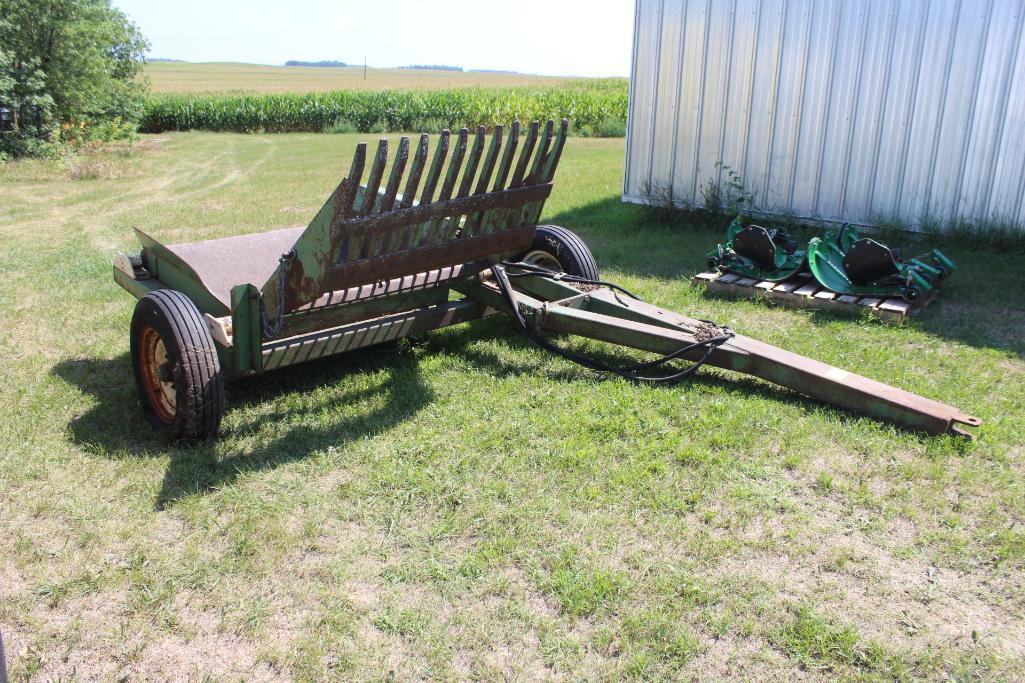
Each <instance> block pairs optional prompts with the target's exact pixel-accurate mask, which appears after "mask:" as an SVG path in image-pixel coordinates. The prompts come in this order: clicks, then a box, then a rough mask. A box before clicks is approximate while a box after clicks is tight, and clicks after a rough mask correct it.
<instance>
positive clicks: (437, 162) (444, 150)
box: [420, 130, 451, 206]
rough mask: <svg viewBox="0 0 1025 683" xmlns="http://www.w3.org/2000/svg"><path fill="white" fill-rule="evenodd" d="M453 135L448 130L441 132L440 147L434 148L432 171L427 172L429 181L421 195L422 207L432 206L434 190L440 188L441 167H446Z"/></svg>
mask: <svg viewBox="0 0 1025 683" xmlns="http://www.w3.org/2000/svg"><path fill="white" fill-rule="evenodd" d="M450 135H451V133H450V132H449V131H448V130H443V131H441V138H439V139H438V146H437V147H435V148H434V159H433V160H432V161H431V170H429V171H428V172H427V181H426V182H425V183H424V189H423V193H422V194H421V195H420V205H421V206H423V205H425V204H430V203H431V200H433V199H434V190H435V188H436V187H437V186H438V178H440V177H441V167H442V166H444V165H445V157H446V156H448V139H449V136H450Z"/></svg>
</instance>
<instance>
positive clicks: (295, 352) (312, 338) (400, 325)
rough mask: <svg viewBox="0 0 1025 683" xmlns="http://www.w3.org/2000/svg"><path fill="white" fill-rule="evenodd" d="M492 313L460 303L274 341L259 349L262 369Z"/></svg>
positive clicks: (406, 335)
mask: <svg viewBox="0 0 1025 683" xmlns="http://www.w3.org/2000/svg"><path fill="white" fill-rule="evenodd" d="M492 313H495V310H494V309H492V308H489V307H488V306H486V305H483V304H480V303H477V302H476V301H472V300H467V299H461V300H459V301H450V302H447V303H444V304H438V305H434V306H425V307H423V308H419V309H416V310H413V311H406V312H403V313H396V314H394V315H388V316H383V317H380V318H375V319H373V320H364V321H361V322H357V323H352V324H350V325H341V326H339V327H334V328H331V329H328V330H321V331H319V332H315V333H312V334H305V335H299V336H296V337H290V338H288V339H281V340H275V341H272V342H268V343H265V344H264V345H263V369H264V370H274V369H276V368H282V367H285V366H288V365H295V364H296V363H302V362H305V361H308V360H314V359H317V358H324V357H326V356H332V355H334V354H338V353H344V352H345V351H353V350H355V349H360V348H363V347H366V346H373V345H374V344H381V343H384V342H388V341H393V340H395V339H401V338H402V337H408V336H410V335H415V334H424V333H425V332H429V331H431V330H435V329H439V328H442V327H448V326H449V325H456V324H458V323H463V322H468V321H470V320H476V319H477V318H482V317H484V316H486V315H491V314H492Z"/></svg>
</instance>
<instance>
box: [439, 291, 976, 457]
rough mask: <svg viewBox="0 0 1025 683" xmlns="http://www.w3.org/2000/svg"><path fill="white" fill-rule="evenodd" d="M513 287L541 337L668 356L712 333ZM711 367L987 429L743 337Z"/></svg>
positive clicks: (914, 416) (626, 304)
mask: <svg viewBox="0 0 1025 683" xmlns="http://www.w3.org/2000/svg"><path fill="white" fill-rule="evenodd" d="M515 288H516V291H515V300H516V303H517V306H518V307H519V309H520V311H521V313H522V314H523V316H524V317H525V318H527V319H528V320H530V321H532V323H533V325H534V326H535V328H536V329H538V330H539V331H542V332H550V333H564V334H571V335H578V336H581V337H587V338H589V339H595V340H598V341H603V342H608V343H611V344H617V345H620V346H626V347H630V348H634V349H639V350H642V351H650V352H652V353H659V354H667V353H671V352H674V351H676V350H678V349H680V348H681V347H683V346H685V345H687V344H690V343H693V342H695V341H697V339H696V338H695V332H696V331H697V330H698V329H700V328H702V327H706V326H707V323H704V322H703V321H700V320H696V319H694V318H688V317H687V316H683V315H679V314H677V313H673V312H671V311H666V310H664V309H661V308H658V307H657V306H652V305H651V304H647V303H644V302H641V301H637V300H634V299H630V298H628V297H625V296H622V295H620V294H618V293H615V292H613V291H612V290H609V289H605V288H602V289H596V290H594V291H590V292H583V293H582V292H581V291H580V290H578V289H576V288H574V287H571V286H569V285H568V284H566V283H563V282H559V281H557V280H556V279H554V278H551V277H542V276H531V277H521V278H517V279H516V281H515ZM459 289H460V291H462V292H463V293H464V294H466V295H467V296H469V297H471V298H473V299H476V300H478V301H480V302H481V303H485V304H487V305H488V306H491V307H493V308H496V309H498V310H502V311H506V312H508V306H507V305H506V303H505V300H504V299H503V298H502V296H501V295H500V294H499V292H498V291H497V290H496V289H495V288H494V287H493V286H491V285H489V284H487V283H486V282H484V281H481V282H479V283H477V284H471V285H463V286H461V287H459ZM703 353H704V350H703V349H695V350H694V351H693V352H691V353H689V354H685V355H683V356H682V358H685V359H687V360H692V361H694V360H697V359H698V358H700V357H701V356H702V355H703ZM707 362H708V364H710V365H715V366H717V367H720V368H724V369H726V370H733V371H736V372H742V373H744V374H747V375H752V376H754V377H758V378H760V379H763V380H766V381H768V382H772V383H773V384H777V385H779V386H782V387H786V388H788V389H792V390H794V391H796V392H798V393H800V394H803V395H805V396H808V397H811V398H814V399H818V400H820V401H823V402H825V403H829V404H832V405H835V406H838V407H840V408H845V409H847V410H851V411H853V412H856V413H860V414H862V415H868V416H870V417H874V418H877V419H880V420H884V421H888V422H892V423H894V424H896V425H898V426H901V427H903V428H906V429H909V430H912V431H922V432H926V433H928V434H933V435H937V434H948V433H949V434H957V435H961V436H968V437H970V436H971V435H970V434H969V433H968V432H965V431H963V430H962V429H961V428H960V426H961V425H968V426H978V425H979V424H981V423H982V421H981V420H980V419H979V418H977V417H974V416H971V415H966V414H964V413H962V412H961V411H960V410H959V409H957V408H955V407H953V406H949V405H946V404H944V403H940V402H938V401H933V400H931V399H928V398H925V397H923V396H919V395H917V394H913V393H911V392H908V391H904V390H903V389H898V388H897V387H893V386H890V385H888V384H884V383H882V382H877V381H876V380H873V379H869V378H867V377H862V376H861V375H857V374H854V373H852V372H848V371H846V370H843V369H841V368H837V367H834V366H832V365H828V364H826V363H822V362H819V361H816V360H813V359H811V358H807V357H805V356H801V355H799V354H796V353H792V352H790V351H786V350H784V349H781V348H779V347H776V346H772V345H771V344H766V343H764V342H760V341H757V340H755V339H751V338H750V337H745V336H743V335H739V334H738V335H736V336H735V337H734V338H733V339H731V340H730V341H728V342H726V343H724V344H722V345H721V346H719V347H718V348H717V349H715V351H714V352H713V353H712V354H711V356H710V358H709V359H708V361H707Z"/></svg>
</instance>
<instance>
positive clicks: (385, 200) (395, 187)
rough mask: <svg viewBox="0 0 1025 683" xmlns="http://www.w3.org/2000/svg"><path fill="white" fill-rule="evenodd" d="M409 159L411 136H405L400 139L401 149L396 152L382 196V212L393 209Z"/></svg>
mask: <svg viewBox="0 0 1025 683" xmlns="http://www.w3.org/2000/svg"><path fill="white" fill-rule="evenodd" d="M408 159H409V138H407V137H405V136H403V137H402V138H401V139H400V140H399V150H398V152H396V153H395V163H394V164H393V165H392V167H391V175H389V176H388V186H387V187H386V188H385V190H384V197H382V198H381V208H380V212H381V213H384V212H386V211H391V210H392V207H393V206H395V195H396V194H398V192H399V183H400V182H401V181H402V174H403V172H405V170H406V161H407V160H408Z"/></svg>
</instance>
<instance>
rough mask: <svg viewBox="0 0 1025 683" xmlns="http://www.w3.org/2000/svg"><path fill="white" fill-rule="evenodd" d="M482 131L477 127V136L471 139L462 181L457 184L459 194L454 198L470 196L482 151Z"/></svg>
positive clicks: (481, 127)
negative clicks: (471, 144) (471, 142)
mask: <svg viewBox="0 0 1025 683" xmlns="http://www.w3.org/2000/svg"><path fill="white" fill-rule="evenodd" d="M484 131H485V128H484V126H477V135H476V137H474V139H473V147H472V148H471V149H470V156H469V157H468V158H467V160H466V170H465V171H463V181H462V182H461V183H460V184H459V192H457V193H456V197H465V196H467V195H468V194H470V188H471V187H472V186H473V178H474V176H476V175H477V165H478V164H479V163H480V155H481V153H482V152H483V151H484Z"/></svg>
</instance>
